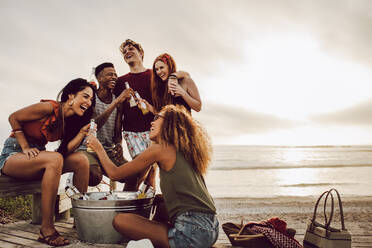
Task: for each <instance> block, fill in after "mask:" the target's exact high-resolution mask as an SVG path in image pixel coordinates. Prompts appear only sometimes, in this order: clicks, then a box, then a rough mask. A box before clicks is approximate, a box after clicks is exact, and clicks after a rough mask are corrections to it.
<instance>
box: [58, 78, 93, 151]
mask: <svg viewBox="0 0 372 248" xmlns="http://www.w3.org/2000/svg"><path fill="white" fill-rule="evenodd" d="M87 87H90V88H91V89H92V90H93V98H92V105H91V106H90V107H89V108H88V109H87V110H86V111H85V112H84V114H83V116H78V115H72V116H70V117H67V118H65V119H64V121H63V122H64V125H63V126H64V130H63V136H62V139H61V144H60V145H59V147H58V149H57V152H59V153H61V154H62V155H63V156H64V157H65V156H67V155H68V153H67V144H68V143H69V142H70V141H71V140H72V139H73V138H74V137H75V136H76V135H77V134H78V133H79V131H80V129H81V128H82V127H83V126H85V125H86V124H88V123H89V121H90V119H91V118H92V116H93V112H94V107H95V105H96V88H95V87H94V86H93V85H92V84H90V83H88V81H87V80H85V79H82V78H77V79H74V80H71V81H70V82H69V83H68V84H67V85H66V86H65V87H64V88H63V89H62V90H61V91H60V92H59V93H58V96H57V101H59V102H61V103H65V102H66V101H67V100H68V96H69V95H70V94H73V95H76V94H77V93H78V92H80V91H82V90H84V89H85V88H87ZM61 110H62V108H61ZM60 116H62V115H61V113H60Z"/></svg>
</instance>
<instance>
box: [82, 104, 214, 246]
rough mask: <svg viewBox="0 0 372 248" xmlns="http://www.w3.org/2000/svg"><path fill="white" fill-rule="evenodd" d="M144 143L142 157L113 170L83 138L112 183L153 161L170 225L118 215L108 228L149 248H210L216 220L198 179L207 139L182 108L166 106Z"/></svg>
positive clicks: (96, 147)
mask: <svg viewBox="0 0 372 248" xmlns="http://www.w3.org/2000/svg"><path fill="white" fill-rule="evenodd" d="M150 139H151V140H152V141H153V144H152V145H151V146H150V147H149V148H147V149H146V150H145V151H144V152H143V153H141V154H140V155H138V156H137V157H136V158H135V159H133V160H132V161H130V162H128V163H126V164H125V166H120V167H116V166H115V165H114V164H113V163H112V162H111V160H110V159H109V158H108V156H107V154H106V153H105V151H104V149H103V147H102V145H101V144H100V143H99V141H98V140H97V138H95V137H94V136H89V138H88V146H89V147H91V148H93V149H94V150H95V152H96V153H97V155H98V157H99V159H100V161H101V163H102V165H103V167H104V168H105V171H106V172H107V175H108V176H109V177H110V178H111V179H113V180H119V179H122V178H126V177H128V176H130V175H133V174H135V173H137V172H139V171H141V170H144V169H146V168H148V167H150V166H151V165H152V164H153V163H155V162H156V163H157V164H158V165H159V167H160V188H161V191H162V193H163V196H164V200H165V205H166V207H167V211H168V215H169V217H170V223H160V222H156V221H153V220H148V219H146V218H144V217H142V216H139V215H136V214H132V213H121V214H118V215H117V216H116V217H115V218H114V221H113V225H114V228H115V229H116V230H117V231H118V232H119V233H121V234H123V235H125V236H126V237H129V238H131V239H134V240H138V239H145V238H147V239H150V240H151V242H152V243H153V244H154V246H155V247H210V246H211V245H213V244H214V242H215V241H216V240H217V237H218V220H217V217H216V208H215V205H214V202H213V199H212V197H211V195H210V194H209V192H208V189H207V187H206V184H205V182H204V177H203V175H204V174H205V173H206V171H207V168H208V165H209V162H210V160H211V153H212V148H211V143H210V139H209V136H208V135H207V133H206V132H205V130H204V129H203V128H202V127H201V126H200V125H199V124H198V123H197V122H196V121H195V120H193V119H192V117H191V115H190V113H189V112H188V111H187V110H186V109H185V108H184V107H182V106H175V105H167V106H165V107H163V108H162V109H161V111H160V112H159V113H158V114H157V115H156V116H155V118H154V121H153V122H152V123H151V129H150Z"/></svg>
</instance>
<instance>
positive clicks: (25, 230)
mask: <svg viewBox="0 0 372 248" xmlns="http://www.w3.org/2000/svg"><path fill="white" fill-rule="evenodd" d="M56 227H57V230H58V231H59V232H60V233H61V234H62V235H64V236H65V237H67V238H68V239H69V240H70V245H68V246H65V247H77V248H85V247H105V248H109V247H112V248H116V247H125V244H90V243H83V242H81V241H79V240H78V238H77V234H76V231H75V229H74V228H73V219H72V218H70V219H69V220H68V221H59V222H56ZM292 227H293V228H295V229H296V230H297V234H296V236H295V237H296V239H297V240H298V241H299V242H300V243H302V241H303V236H304V232H305V228H303V225H302V224H301V223H299V224H298V226H292ZM39 228H40V226H39V225H34V224H31V223H30V221H20V222H15V223H11V224H6V225H0V247H2V248H14V247H49V246H48V245H45V244H42V243H39V242H37V241H36V239H37V237H38V232H39ZM350 231H351V233H352V235H353V242H352V247H355V248H359V247H364V248H366V247H372V231H371V230H365V229H364V228H363V227H360V228H356V229H354V230H350ZM214 247H215V248H228V247H233V246H231V245H230V243H229V241H228V239H227V237H226V235H225V233H223V231H222V229H221V228H220V236H219V239H218V241H217V243H216V244H215V246H214Z"/></svg>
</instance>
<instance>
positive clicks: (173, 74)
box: [168, 74, 178, 79]
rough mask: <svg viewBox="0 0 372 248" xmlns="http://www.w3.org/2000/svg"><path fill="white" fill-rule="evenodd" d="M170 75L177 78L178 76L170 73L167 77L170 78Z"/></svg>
mask: <svg viewBox="0 0 372 248" xmlns="http://www.w3.org/2000/svg"><path fill="white" fill-rule="evenodd" d="M171 77H174V78H176V79H178V77H177V76H176V75H175V74H170V75H169V77H168V78H171Z"/></svg>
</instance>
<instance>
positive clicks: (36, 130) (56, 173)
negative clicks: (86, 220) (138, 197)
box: [0, 78, 95, 246]
mask: <svg viewBox="0 0 372 248" xmlns="http://www.w3.org/2000/svg"><path fill="white" fill-rule="evenodd" d="M94 91H95V89H94V88H93V87H92V85H90V84H89V83H88V82H87V81H86V80H84V79H81V78H78V79H75V80H72V81H70V82H69V83H68V84H67V85H66V86H65V87H64V88H63V89H62V90H61V92H60V94H59V96H61V99H60V101H54V100H41V102H39V103H36V104H33V105H30V106H28V107H25V108H22V109H20V110H18V111H16V112H14V113H12V114H11V115H10V116H9V123H10V125H11V127H12V129H13V130H12V132H11V134H10V137H9V138H8V139H7V140H6V141H5V143H4V147H3V150H2V153H1V156H0V172H1V173H2V174H5V175H7V176H10V177H14V178H17V179H21V180H34V179H41V214H42V222H41V228H40V235H39V238H38V241H40V242H42V243H47V244H48V245H51V246H64V245H68V244H69V241H68V240H67V239H65V238H64V237H62V236H61V235H60V234H59V233H58V232H57V230H56V229H55V227H54V220H53V215H54V207H55V202H56V197H57V190H58V186H59V180H60V177H61V174H62V173H64V172H74V184H75V186H76V187H77V188H78V189H79V190H80V191H81V192H86V190H87V187H88V179H89V163H88V161H87V159H85V158H84V156H83V155H82V154H79V153H75V152H74V151H75V149H76V148H77V147H78V145H79V144H80V142H81V141H82V140H83V138H84V136H85V135H86V134H87V132H88V129H89V124H87V123H89V119H90V118H91V117H92V113H93V111H92V108H93V107H94V106H92V105H93V104H92V102H93V103H94V102H95V101H94ZM57 98H58V97H57ZM57 140H61V144H60V146H59V148H58V152H52V151H46V150H45V145H46V144H47V143H48V142H49V141H57Z"/></svg>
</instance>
